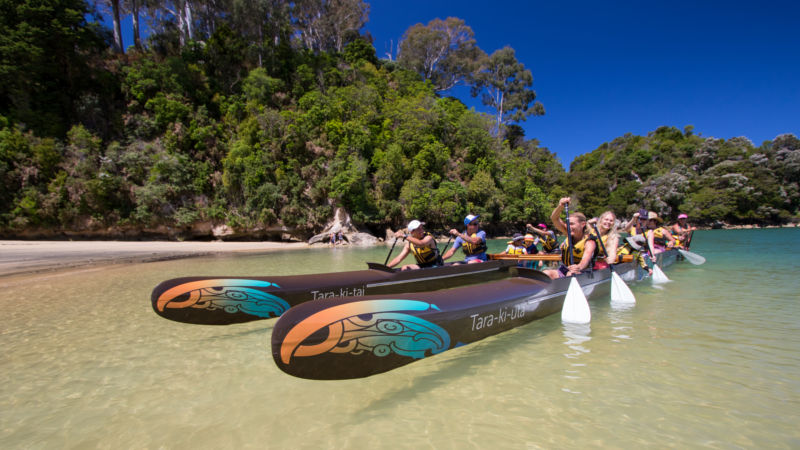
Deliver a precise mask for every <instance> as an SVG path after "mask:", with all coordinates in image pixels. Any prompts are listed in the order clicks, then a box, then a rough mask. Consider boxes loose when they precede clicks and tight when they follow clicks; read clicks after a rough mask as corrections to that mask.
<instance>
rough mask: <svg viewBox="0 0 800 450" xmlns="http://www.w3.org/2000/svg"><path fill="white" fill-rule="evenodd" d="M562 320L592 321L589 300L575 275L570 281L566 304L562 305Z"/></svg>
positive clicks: (573, 321)
mask: <svg viewBox="0 0 800 450" xmlns="http://www.w3.org/2000/svg"><path fill="white" fill-rule="evenodd" d="M561 321H562V322H566V323H589V322H591V321H592V312H591V310H589V302H588V301H586V296H585V295H583V291H582V290H581V285H580V283H578V280H577V279H575V277H572V280H571V281H570V282H569V289H567V297H566V298H565V299H564V306H562V307H561Z"/></svg>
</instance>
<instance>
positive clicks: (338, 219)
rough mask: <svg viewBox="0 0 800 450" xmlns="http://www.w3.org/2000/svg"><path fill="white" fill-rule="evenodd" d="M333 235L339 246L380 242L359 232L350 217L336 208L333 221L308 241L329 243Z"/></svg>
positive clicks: (369, 235) (310, 243)
mask: <svg viewBox="0 0 800 450" xmlns="http://www.w3.org/2000/svg"><path fill="white" fill-rule="evenodd" d="M339 233H341V236H342V238H341V239H342V242H340V241H339V240H340V238H339ZM331 234H334V235H336V243H337V244H349V245H357V246H369V245H375V244H377V243H378V242H380V240H379V239H378V238H376V237H375V236H373V235H371V234H369V233H363V232H361V231H359V230H358V229H357V228H356V227H355V226H354V225H353V222H352V220H351V219H350V215H349V214H347V212H346V211H345V210H344V209H342V208H336V211H335V212H334V214H333V219H332V220H331V221H330V222H328V224H327V225H326V226H325V228H324V229H323V230H322V232H321V233H319V234H316V235H314V236H312V237H311V239H309V240H308V244H309V245H313V244H321V243H329V242H330V241H331Z"/></svg>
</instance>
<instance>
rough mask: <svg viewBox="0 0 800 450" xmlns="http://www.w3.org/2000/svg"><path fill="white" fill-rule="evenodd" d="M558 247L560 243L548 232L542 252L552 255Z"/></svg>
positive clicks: (543, 241)
mask: <svg viewBox="0 0 800 450" xmlns="http://www.w3.org/2000/svg"><path fill="white" fill-rule="evenodd" d="M557 247H558V241H556V238H555V237H554V236H553V232H552V231H548V232H547V235H546V236H545V237H544V238H542V251H543V252H545V253H551V252H552V251H553V250H555V249H556V248H557Z"/></svg>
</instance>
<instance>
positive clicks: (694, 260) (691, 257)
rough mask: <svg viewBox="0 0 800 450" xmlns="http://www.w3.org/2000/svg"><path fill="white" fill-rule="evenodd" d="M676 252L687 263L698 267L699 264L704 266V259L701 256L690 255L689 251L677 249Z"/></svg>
mask: <svg viewBox="0 0 800 450" xmlns="http://www.w3.org/2000/svg"><path fill="white" fill-rule="evenodd" d="M678 252H679V253H680V254H681V255H683V257H684V258H686V260H687V261H689V262H690V263H692V264H694V265H696V266H699V265H700V264H704V263H705V262H706V259H705V258H703V257H702V256H700V255H698V254H697V253H692V252H690V251H689V250H683V249H680V248H679V249H678Z"/></svg>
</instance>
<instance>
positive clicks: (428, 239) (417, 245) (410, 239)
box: [387, 220, 444, 270]
mask: <svg viewBox="0 0 800 450" xmlns="http://www.w3.org/2000/svg"><path fill="white" fill-rule="evenodd" d="M423 225H425V222H420V221H419V220H412V221H411V222H409V223H408V227H407V228H406V229H407V230H408V233H409V234H408V235H406V234H405V233H404V232H403V230H399V231H398V232H397V233H395V236H396V237H399V238H400V237H401V238H404V239H405V240H406V244H405V245H404V246H403V251H401V252H400V254H399V255H397V257H395V258H394V259H393V260H392V261H391V262H389V264H387V266H389V267H394V266H396V265H398V264H399V263H400V261H402V260H403V258H405V257H406V256H407V255H408V254H409V253H411V254H413V255H414V259H416V260H417V263H416V264H406V265H404V266H403V268H402V269H401V270H411V269H422V268H426V267H436V266H442V265H444V262H443V261H442V257H441V256H440V255H439V248H438V247H437V246H436V240H435V239H434V238H433V235H432V234H430V233H427V232H425V229H424V228H423V227H422V226H423Z"/></svg>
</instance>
